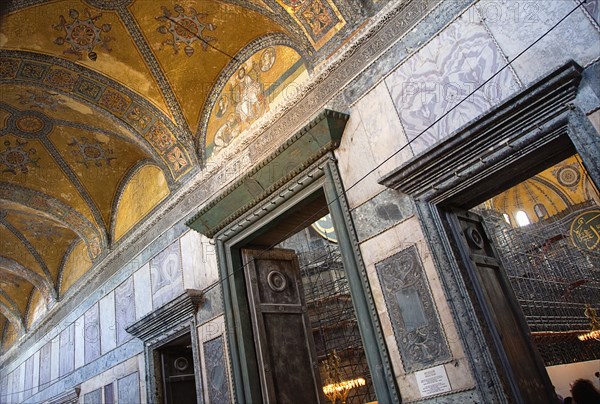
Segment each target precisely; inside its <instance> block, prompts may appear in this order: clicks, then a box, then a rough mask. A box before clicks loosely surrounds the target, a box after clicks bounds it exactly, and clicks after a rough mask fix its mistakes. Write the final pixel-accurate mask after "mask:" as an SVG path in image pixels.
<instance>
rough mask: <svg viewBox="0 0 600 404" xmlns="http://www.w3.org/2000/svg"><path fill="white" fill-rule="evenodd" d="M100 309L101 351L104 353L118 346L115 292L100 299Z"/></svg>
mask: <svg viewBox="0 0 600 404" xmlns="http://www.w3.org/2000/svg"><path fill="white" fill-rule="evenodd" d="M98 310H99V312H100V352H101V353H102V355H104V354H105V353H107V352H108V351H110V350H112V349H114V348H115V347H116V346H117V332H116V331H117V330H116V326H115V294H114V292H110V293H109V294H107V295H106V296H104V297H103V298H102V299H100V301H99V302H98Z"/></svg>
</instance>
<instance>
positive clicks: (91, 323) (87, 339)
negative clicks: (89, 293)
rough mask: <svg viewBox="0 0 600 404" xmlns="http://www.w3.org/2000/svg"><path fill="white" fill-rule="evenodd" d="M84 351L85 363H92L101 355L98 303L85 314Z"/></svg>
mask: <svg viewBox="0 0 600 404" xmlns="http://www.w3.org/2000/svg"><path fill="white" fill-rule="evenodd" d="M83 317H84V319H85V321H84V330H83V338H84V345H85V347H84V351H85V363H90V362H91V361H93V360H94V359H96V358H98V357H99V356H100V316H99V313H98V303H96V304H94V305H93V306H92V307H90V308H89V310H88V311H86V312H85V314H84V316H83Z"/></svg>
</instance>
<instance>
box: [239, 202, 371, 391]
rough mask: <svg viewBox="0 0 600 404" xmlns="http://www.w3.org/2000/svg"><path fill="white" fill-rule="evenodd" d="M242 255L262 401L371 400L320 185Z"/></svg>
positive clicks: (361, 349)
mask: <svg viewBox="0 0 600 404" xmlns="http://www.w3.org/2000/svg"><path fill="white" fill-rule="evenodd" d="M321 216H323V217H321ZM317 219H318V220H317ZM240 253H241V256H242V257H241V258H242V262H243V264H244V267H245V268H244V271H245V275H246V285H247V286H246V287H247V295H248V305H249V311H250V314H251V317H252V328H253V331H254V335H255V338H254V345H255V350H256V355H257V362H258V372H259V374H260V383H261V389H262V395H263V400H264V401H265V402H290V403H294V402H298V403H303V402H334V400H337V402H346V403H366V402H371V401H375V400H376V397H375V390H374V386H373V382H372V377H371V373H370V371H369V366H368V363H367V357H366V353H365V348H364V344H363V340H362V338H361V334H360V330H359V326H358V321H357V317H356V313H355V310H354V306H353V302H352V295H351V290H350V285H349V282H348V279H347V277H346V270H345V268H344V264H343V260H342V256H341V254H342V253H341V251H340V248H339V246H338V241H337V236H336V233H335V229H334V226H333V222H332V220H331V216H330V215H329V213H328V211H327V203H326V200H325V196H324V195H323V193H322V191H319V192H317V193H316V194H315V195H313V196H311V197H309V198H307V199H306V200H305V202H304V203H301V204H300V205H298V206H296V207H295V208H294V209H292V210H290V211H288V212H287V213H286V214H285V215H283V216H282V217H281V218H279V219H278V220H276V221H275V222H273V223H271V224H270V226H268V227H267V229H266V230H265V231H261V232H259V233H258V234H257V235H256V236H255V237H253V238H252V239H251V240H248V242H247V243H245V245H244V246H242V248H241V249H240Z"/></svg>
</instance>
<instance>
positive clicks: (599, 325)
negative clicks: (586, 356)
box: [577, 304, 600, 341]
mask: <svg viewBox="0 0 600 404" xmlns="http://www.w3.org/2000/svg"><path fill="white" fill-rule="evenodd" d="M583 314H584V315H585V316H586V317H587V318H589V319H590V326H591V328H592V330H591V331H589V332H586V333H584V334H580V335H578V336H577V338H579V340H580V341H589V340H590V339H595V340H596V341H600V320H598V314H596V309H594V308H593V307H592V306H590V305H589V304H586V305H585V310H584V311H583Z"/></svg>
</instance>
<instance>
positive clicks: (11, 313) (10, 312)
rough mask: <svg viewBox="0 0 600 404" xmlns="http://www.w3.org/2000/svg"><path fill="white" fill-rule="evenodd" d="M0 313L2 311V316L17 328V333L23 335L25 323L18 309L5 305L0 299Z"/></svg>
mask: <svg viewBox="0 0 600 404" xmlns="http://www.w3.org/2000/svg"><path fill="white" fill-rule="evenodd" d="M11 301H12V299H11ZM0 313H2V314H3V315H4V317H6V319H7V320H8V321H9V322H10V323H11V324H12V325H13V326H14V327H15V328H16V329H17V334H18V335H23V334H24V333H25V330H26V328H25V323H24V322H23V316H22V315H21V313H19V311H18V310H15V309H14V308H12V307H10V306H7V305H6V304H5V303H4V302H2V301H0ZM4 333H6V328H5V329H4ZM4 333H3V334H4ZM3 337H4V335H3Z"/></svg>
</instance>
